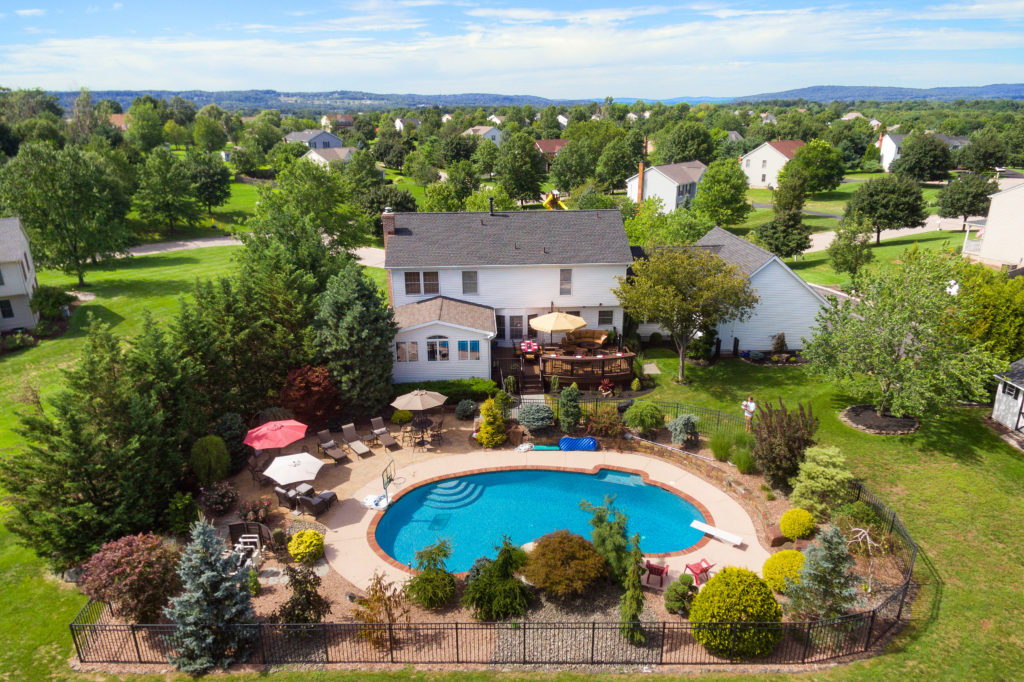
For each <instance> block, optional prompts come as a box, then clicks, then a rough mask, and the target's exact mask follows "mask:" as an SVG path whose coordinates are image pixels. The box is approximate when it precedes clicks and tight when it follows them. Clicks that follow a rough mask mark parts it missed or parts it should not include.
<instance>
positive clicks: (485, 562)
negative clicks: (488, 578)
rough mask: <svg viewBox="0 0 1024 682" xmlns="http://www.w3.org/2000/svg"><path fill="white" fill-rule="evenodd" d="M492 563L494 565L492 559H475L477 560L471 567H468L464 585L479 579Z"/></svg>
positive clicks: (483, 557)
mask: <svg viewBox="0 0 1024 682" xmlns="http://www.w3.org/2000/svg"><path fill="white" fill-rule="evenodd" d="M492 563H494V559H491V558H490V557H486V556H482V557H477V560H476V561H474V562H473V565H472V566H470V567H469V570H468V571H467V572H466V584H467V585H468V584H470V583H471V582H473V581H474V580H476V579H477V578H479V577H480V575H481V574H482V573H483V572H484V569H485V568H487V567H488V566H490V565H491V564H492Z"/></svg>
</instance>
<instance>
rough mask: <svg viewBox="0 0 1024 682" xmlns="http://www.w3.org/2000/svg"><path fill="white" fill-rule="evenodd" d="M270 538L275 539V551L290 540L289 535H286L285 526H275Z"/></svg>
mask: <svg viewBox="0 0 1024 682" xmlns="http://www.w3.org/2000/svg"><path fill="white" fill-rule="evenodd" d="M270 538H271V540H273V541H274V548H275V551H276V550H277V549H278V548H281V547H284V546H285V544H286V543H287V542H288V536H287V535H285V532H284V528H275V529H274V530H272V531H270Z"/></svg>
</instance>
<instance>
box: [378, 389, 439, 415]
mask: <svg viewBox="0 0 1024 682" xmlns="http://www.w3.org/2000/svg"><path fill="white" fill-rule="evenodd" d="M446 400H448V396H446V395H442V394H440V393H435V392H434V391H424V390H423V389H417V390H415V391H413V392H411V393H406V394H405V395H400V396H398V397H397V398H395V400H394V402H392V403H391V407H393V408H395V409H396V410H409V411H410V412H419V411H421V410H429V409H432V408H434V407H439V406H440V405H444V402H445V401H446Z"/></svg>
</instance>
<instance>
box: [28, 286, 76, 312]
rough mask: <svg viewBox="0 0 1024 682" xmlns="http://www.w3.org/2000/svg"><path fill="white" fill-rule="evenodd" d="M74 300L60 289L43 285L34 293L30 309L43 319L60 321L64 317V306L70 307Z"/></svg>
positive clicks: (29, 303)
mask: <svg viewBox="0 0 1024 682" xmlns="http://www.w3.org/2000/svg"><path fill="white" fill-rule="evenodd" d="M74 300H75V297H74V296H72V295H71V294H69V293H68V292H66V291H64V290H63V289H61V288H60V287H53V286H49V285H46V284H43V285H40V286H37V287H36V290H35V291H34V292H32V300H30V301H29V302H28V307H29V308H31V310H32V312H34V313H39V315H40V316H41V317H43V318H46V319H50V320H59V319H62V318H63V317H64V306H66V305H70V304H71V302H72V301H74Z"/></svg>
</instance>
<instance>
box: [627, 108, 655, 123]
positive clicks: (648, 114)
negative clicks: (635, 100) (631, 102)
mask: <svg viewBox="0 0 1024 682" xmlns="http://www.w3.org/2000/svg"><path fill="white" fill-rule="evenodd" d="M640 116H643V117H644V118H650V117H651V110H650V109H648V110H647V111H645V112H643V113H641V114H640ZM640 116H637V115H636V114H634V113H633V112H632V111H631V112H629V113H628V114H626V120H627V121H629V122H630V123H635V122H636V120H637V119H638V118H640Z"/></svg>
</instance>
